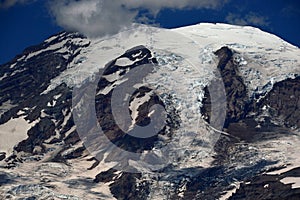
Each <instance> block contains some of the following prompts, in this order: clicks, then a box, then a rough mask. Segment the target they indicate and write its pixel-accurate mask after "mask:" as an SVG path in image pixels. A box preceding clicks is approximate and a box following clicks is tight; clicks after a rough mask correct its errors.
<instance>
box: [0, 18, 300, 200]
mask: <svg viewBox="0 0 300 200" xmlns="http://www.w3.org/2000/svg"><path fill="white" fill-rule="evenodd" d="M299 74H300V50H299V48H298V47H295V46H293V45H291V44H289V43H287V42H285V41H283V40H282V39H280V38H278V37H277V36H275V35H272V34H269V33H266V32H263V31H261V30H259V29H257V28H254V27H241V26H233V25H227V24H209V23H201V24H197V25H193V26H187V27H181V28H177V29H161V28H154V27H147V26H144V25H134V27H133V28H132V29H130V30H126V31H123V32H120V33H118V34H117V35H114V36H107V37H102V38H94V39H89V38H86V37H84V36H82V35H81V34H78V33H72V32H61V33H58V34H56V35H53V36H51V37H50V38H48V39H47V40H45V41H44V42H43V43H41V44H39V45H36V46H32V47H29V48H27V49H25V50H24V52H23V53H22V54H21V55H18V56H16V57H15V58H14V59H13V60H12V61H10V62H8V63H6V64H3V65H1V66H0V94H1V95H0V138H1V142H0V199H74V200H75V199H76V200H77V199H135V200H136V199H249V200H250V199H251V200H252V199H297V198H298V197H299V196H300V189H299V184H300V181H299V172H300V171H299V170H300V168H299V167H300V160H299V150H300V149H299V147H300V145H299V144H300V131H299V127H300V117H299V116H300V109H299V107H300V76H299Z"/></svg>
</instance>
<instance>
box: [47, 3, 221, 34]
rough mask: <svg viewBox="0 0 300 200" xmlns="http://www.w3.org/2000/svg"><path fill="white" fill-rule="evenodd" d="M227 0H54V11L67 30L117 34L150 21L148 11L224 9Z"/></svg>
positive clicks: (51, 7) (152, 12)
mask: <svg viewBox="0 0 300 200" xmlns="http://www.w3.org/2000/svg"><path fill="white" fill-rule="evenodd" d="M226 2H227V0H84V1H83V0H82V1H78V0H53V1H52V2H51V3H50V11H51V13H52V15H53V16H54V18H55V20H56V22H57V24H58V25H59V26H61V27H63V28H65V29H66V30H70V31H78V32H81V33H83V34H85V35H87V36H90V37H97V36H103V35H110V34H114V33H117V32H118V31H120V30H121V29H122V28H124V27H128V26H130V25H131V24H132V23H133V22H135V21H139V22H140V21H141V20H144V22H145V23H147V21H149V17H148V16H147V15H143V16H142V17H141V16H138V14H139V10H140V9H143V10H147V11H148V12H149V14H150V15H151V16H153V17H155V15H156V14H157V13H158V12H159V11H161V10H162V9H165V8H170V9H192V8H198V9H199V8H206V9H217V8H220V7H221V6H222V5H223V4H224V3H226Z"/></svg>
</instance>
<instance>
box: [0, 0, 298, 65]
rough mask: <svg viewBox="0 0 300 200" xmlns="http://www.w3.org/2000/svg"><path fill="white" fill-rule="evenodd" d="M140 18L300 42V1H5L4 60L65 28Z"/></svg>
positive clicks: (105, 26)
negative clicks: (221, 26) (249, 29)
mask: <svg viewBox="0 0 300 200" xmlns="http://www.w3.org/2000/svg"><path fill="white" fill-rule="evenodd" d="M66 2H68V3H66ZM119 2H124V5H123V4H122V5H120V3H119ZM136 2H138V3H136ZM150 2H151V3H150ZM182 2H184V3H182ZM117 13H118V14H117ZM136 21H138V22H142V23H150V24H156V25H159V26H161V27H165V28H173V27H180V26H185V25H191V24H196V23H200V22H213V23H215V22H223V23H230V24H237V25H251V26H255V27H258V28H261V29H262V30H264V31H268V32H271V33H274V34H276V35H278V36H279V37H281V38H283V39H284V40H286V41H288V42H290V43H292V44H294V45H296V46H298V47H300V34H299V33H300V1H297V0H296V1H294V0H272V1H271V0H260V1H258V0H202V1H200V0H199V1H195V0H186V1H182V0H139V1H137V0H123V1H119V0H118V1H115V0H109V1H107V0H104V1H101V0H99V1H97V0H85V1H75V0H68V1H67V0H52V1H46V0H45V1H44V0H4V1H3V0H0V27H1V32H0V52H1V53H0V64H3V63H5V62H8V61H9V60H11V59H12V58H13V57H14V56H16V55H17V54H20V53H22V51H23V50H24V48H26V47H28V46H31V45H35V44H39V43H40V42H42V41H43V40H44V39H46V38H48V37H49V36H51V35H53V34H55V33H57V32H59V31H62V30H65V29H66V30H75V31H80V32H83V33H84V34H86V35H89V36H101V35H103V34H113V33H115V32H116V31H118V30H119V28H120V27H121V26H123V25H126V24H129V23H131V22H136ZM111 24H114V25H115V26H111ZM95 27H98V28H96V29H95Z"/></svg>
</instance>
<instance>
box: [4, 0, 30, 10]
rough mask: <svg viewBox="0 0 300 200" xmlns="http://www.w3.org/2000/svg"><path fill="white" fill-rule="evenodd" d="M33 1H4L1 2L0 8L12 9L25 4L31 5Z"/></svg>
mask: <svg viewBox="0 0 300 200" xmlns="http://www.w3.org/2000/svg"><path fill="white" fill-rule="evenodd" d="M32 1H33V0H3V1H0V8H1V9H3V8H10V7H12V6H14V5H16V4H24V3H30V2H32Z"/></svg>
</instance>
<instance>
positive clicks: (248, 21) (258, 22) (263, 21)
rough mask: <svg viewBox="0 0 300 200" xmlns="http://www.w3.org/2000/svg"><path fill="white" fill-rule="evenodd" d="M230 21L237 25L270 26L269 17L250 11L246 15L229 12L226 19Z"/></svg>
mask: <svg viewBox="0 0 300 200" xmlns="http://www.w3.org/2000/svg"><path fill="white" fill-rule="evenodd" d="M225 20H226V21H227V22H228V23H231V24H235V25H242V26H245V25H255V26H268V25H269V21H268V18H267V17H264V16H261V15H258V14H256V13H254V12H250V13H248V14H246V15H244V16H241V15H239V14H233V13H229V14H228V15H227V17H226V19H225Z"/></svg>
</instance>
